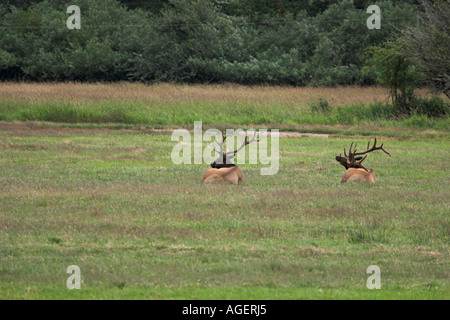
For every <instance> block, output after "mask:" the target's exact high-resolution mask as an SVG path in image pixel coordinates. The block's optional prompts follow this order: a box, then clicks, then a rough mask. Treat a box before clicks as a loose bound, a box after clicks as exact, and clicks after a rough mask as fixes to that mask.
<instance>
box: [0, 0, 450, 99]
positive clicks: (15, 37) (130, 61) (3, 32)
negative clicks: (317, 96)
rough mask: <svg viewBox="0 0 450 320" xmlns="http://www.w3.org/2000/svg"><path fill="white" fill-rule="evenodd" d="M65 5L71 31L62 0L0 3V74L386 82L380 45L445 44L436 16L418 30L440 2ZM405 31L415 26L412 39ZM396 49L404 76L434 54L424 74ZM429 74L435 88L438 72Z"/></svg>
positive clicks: (173, 0)
mask: <svg viewBox="0 0 450 320" xmlns="http://www.w3.org/2000/svg"><path fill="white" fill-rule="evenodd" d="M75 2H76V5H78V6H79V7H80V9H81V29H80V30H69V29H68V28H67V27H66V20H67V19H68V17H69V14H67V13H66V9H67V6H68V3H67V1H65V0H52V1H49V0H44V1H31V0H17V1H9V2H6V3H4V4H3V5H0V79H1V80H31V81H120V80H132V81H143V82H148V83H151V82H160V81H164V82H185V83H221V82H232V83H241V84H273V85H294V86H306V85H312V86H336V85H355V84H357V85H372V84H375V83H377V82H378V81H380V80H381V82H383V81H384V82H385V83H387V82H389V81H386V79H385V78H386V75H385V74H383V70H384V72H385V71H386V70H388V69H386V68H385V69H383V65H382V63H383V62H385V60H383V59H382V58H379V57H380V55H382V54H383V52H384V53H385V51H383V50H389V48H392V45H386V44H387V43H397V44H398V43H400V42H401V41H400V40H398V39H400V38H401V39H403V40H402V41H403V42H402V45H401V46H398V47H397V48H406V47H407V45H410V46H411V47H412V46H413V42H414V41H418V42H420V43H425V42H426V41H428V43H426V45H425V44H424V45H425V46H428V45H431V44H433V45H434V44H436V43H438V42H441V41H442V40H447V45H448V22H444V24H443V26H441V29H439V30H438V31H437V33H438V34H439V37H441V39H431V40H430V39H429V37H428V38H427V37H426V36H425V35H427V34H428V33H429V30H428V31H427V30H425V29H424V28H427V27H428V28H431V29H432V31H431V32H434V31H433V30H435V28H434V27H435V26H429V25H426V23H427V20H426V19H423V15H421V13H422V12H424V11H426V10H424V8H425V9H426V8H428V9H429V8H435V7H436V6H438V8H447V9H448V5H446V4H445V2H444V1H415V0H411V1H395V0H386V1H375V2H374V3H372V2H373V1H368V0H343V1H337V0H309V1H285V0H258V1H256V0H247V1H239V0H186V1H185V0H183V1H182V0H153V1H142V0H122V1H117V0H100V1H99V0H77V1H75ZM75 2H74V3H70V4H75ZM370 4H376V5H378V6H379V7H380V9H381V12H382V20H381V29H379V30H376V29H372V30H369V29H368V28H367V26H366V20H367V18H368V17H369V16H370V14H368V13H366V8H367V7H368V6H369V5H370ZM439 6H441V7H439ZM430 10H431V9H430ZM438 11H439V10H438ZM441 11H442V10H441ZM444 11H445V10H444ZM425 18H426V17H425ZM413 28H418V30H422V31H423V32H422V36H421V37H420V38H417V37H415V38H414V35H415V34H416V33H414V32H415V30H414V29H413ZM416 31H417V30H416ZM445 32H447V33H446V34H445ZM442 33H444V35H442ZM408 37H409V38H408ZM446 37H447V38H446ZM405 39H409V40H408V41H409V42H408V41H406V40H405ZM370 48H372V49H370ZM374 48H379V50H378V51H377V50H376V49H374ZM386 48H387V49H386ZM439 48H440V47H439ZM380 50H381V51H380ZM437 50H440V49H437ZM407 52H408V50H403V49H402V50H398V51H395V53H396V55H400V56H402V57H404V58H405V59H409V60H408V63H407V64H408V67H407V68H409V69H408V72H410V71H411V70H413V69H412V67H411V66H414V68H415V70H417V72H416V74H414V75H412V77H415V79H414V81H415V82H414V83H415V84H417V83H421V82H420V81H422V83H425V80H426V78H427V77H426V73H427V72H429V73H430V72H431V73H434V72H435V71H434V70H435V69H436V62H431V65H433V67H434V68H435V69H433V71H431V70H432V68H431V67H430V65H429V64H430V63H428V65H426V64H424V61H420V57H419V56H418V55H417V56H415V57H412V56H411V57H408V56H407V55H406V54H405V53H407ZM447 52H448V51H447ZM377 54H378V56H377ZM434 54H438V53H437V52H434ZM441 55H442V54H441ZM377 57H378V58H377ZM445 59H446V58H444V60H445ZM446 62H448V60H447V61H446ZM446 62H445V61H444V62H442V58H441V60H440V62H439V63H440V65H439V63H438V65H439V67H438V68H437V69H439V70H444V71H446V70H448V65H446ZM377 63H378V65H377ZM430 68H431V69H430ZM419 69H420V70H419ZM419 71H420V74H419ZM431 73H430V74H429V75H430V76H431ZM441 73H442V72H441ZM440 77H441V84H440V86H441V89H442V91H443V90H444V89H445V85H446V81H448V79H447V80H445V79H446V78H445V77H446V75H445V74H444V75H440ZM442 79H444V80H442ZM409 80H410V79H408V81H409ZM428 80H430V79H428ZM405 81H406V80H405ZM442 81H443V82H442ZM428 83H429V84H430V83H431V84H432V83H433V81H429V82H428ZM388 85H389V83H388Z"/></svg>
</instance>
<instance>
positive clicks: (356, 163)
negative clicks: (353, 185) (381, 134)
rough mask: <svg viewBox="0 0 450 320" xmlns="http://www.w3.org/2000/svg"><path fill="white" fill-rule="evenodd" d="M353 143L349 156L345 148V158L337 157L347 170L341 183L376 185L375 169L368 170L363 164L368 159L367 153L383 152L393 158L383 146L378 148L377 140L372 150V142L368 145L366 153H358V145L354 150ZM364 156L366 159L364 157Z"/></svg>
mask: <svg viewBox="0 0 450 320" xmlns="http://www.w3.org/2000/svg"><path fill="white" fill-rule="evenodd" d="M352 147H353V142H352V144H351V145H350V149H349V154H348V155H347V153H346V151H345V148H344V156H342V154H340V155H339V156H337V157H336V161H337V162H339V163H340V164H341V165H343V166H344V167H345V169H346V171H345V172H344V174H343V175H342V179H341V183H345V182H365V183H375V171H373V169H366V168H365V167H364V166H363V165H362V162H363V161H364V160H365V159H366V158H367V153H369V152H372V151H376V150H382V151H383V152H384V153H386V154H387V155H388V156H389V157H390V156H391V155H390V153H389V152H387V151H386V150H384V149H383V144H381V146H379V147H377V138H375V141H374V143H373V146H372V148H370V141H369V143H368V144H367V150H366V151H364V152H356V144H355V147H354V148H353V150H352ZM363 155H364V157H362V156H363Z"/></svg>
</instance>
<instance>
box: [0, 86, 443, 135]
mask: <svg viewBox="0 0 450 320" xmlns="http://www.w3.org/2000/svg"><path fill="white" fill-rule="evenodd" d="M387 93H388V91H387V90H386V89H384V88H381V87H375V88H373V87H369V88H361V87H342V88H291V87H269V86H254V87H246V86H238V85H209V86H207V85H170V84H158V85H153V86H146V85H141V84H135V83H115V84H81V83H59V84H47V83H44V84H26V83H2V84H1V86H0V121H1V120H4V121H46V122H62V123H70V124H80V123H85V124H86V123H87V124H91V123H103V124H105V123H110V124H111V123H113V124H121V125H133V126H144V127H147V128H172V127H173V126H174V125H175V126H179V127H191V126H192V124H193V123H194V121H199V120H201V121H203V124H205V125H215V124H222V125H227V126H230V125H231V126H236V125H237V126H239V125H247V126H248V125H260V126H264V127H266V128H267V127H272V128H280V127H283V128H284V129H289V128H290V129H293V130H298V129H299V127H300V126H301V127H305V126H308V125H321V126H335V125H351V126H365V127H368V126H369V127H370V126H377V127H380V126H382V127H400V128H426V129H436V130H450V121H449V119H448V118H445V119H432V118H427V117H425V116H419V115H413V116H411V117H407V118H404V117H402V118H399V119H397V118H394V117H393V115H392V110H390V108H384V107H383V106H382V103H385V102H388V101H389V99H388V98H389V97H388V94H387ZM417 94H420V95H424V96H426V95H427V91H426V90H424V89H421V90H417ZM320 99H326V101H328V103H329V105H330V106H331V110H330V113H325V114H324V113H320V112H319V113H317V112H311V105H312V104H315V103H317V102H318V101H319V100H320ZM315 130H317V128H316V129H315Z"/></svg>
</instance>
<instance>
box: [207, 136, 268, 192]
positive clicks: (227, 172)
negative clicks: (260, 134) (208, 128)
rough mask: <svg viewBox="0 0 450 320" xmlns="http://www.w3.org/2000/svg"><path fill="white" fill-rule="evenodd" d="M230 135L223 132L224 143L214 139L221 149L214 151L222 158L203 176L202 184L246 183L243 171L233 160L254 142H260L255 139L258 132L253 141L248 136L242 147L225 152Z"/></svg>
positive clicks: (213, 163)
mask: <svg viewBox="0 0 450 320" xmlns="http://www.w3.org/2000/svg"><path fill="white" fill-rule="evenodd" d="M229 136H230V135H226V134H225V133H224V131H222V142H219V141H217V139H216V138H214V140H215V143H216V144H217V145H218V146H219V149H216V148H214V147H213V149H214V151H216V152H217V153H218V154H219V155H220V156H219V158H217V159H216V160H214V162H212V163H211V168H210V169H208V171H206V173H205V174H204V175H203V178H202V183H208V184H213V183H231V184H242V183H243V182H244V178H243V176H242V172H241V169H239V167H238V166H237V165H235V164H234V163H232V162H231V159H233V158H234V156H236V154H237V153H238V152H239V151H241V150H242V149H243V148H244V147H245V146H246V145H248V144H250V143H252V142H253V141H256V142H259V140H257V139H256V138H255V136H256V131H255V132H254V134H253V137H252V139H250V140H248V136H245V139H244V142H243V143H242V145H241V146H240V147H239V148H237V149H236V150H234V151H226V150H225V151H223V144H224V142H225V140H226V138H227V137H229Z"/></svg>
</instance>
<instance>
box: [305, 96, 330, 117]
mask: <svg viewBox="0 0 450 320" xmlns="http://www.w3.org/2000/svg"><path fill="white" fill-rule="evenodd" d="M309 107H310V108H311V112H312V113H323V114H330V113H331V111H332V108H331V106H330V104H329V103H328V101H327V99H325V98H320V99H319V101H317V102H315V103H312V104H310V105H309Z"/></svg>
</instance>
